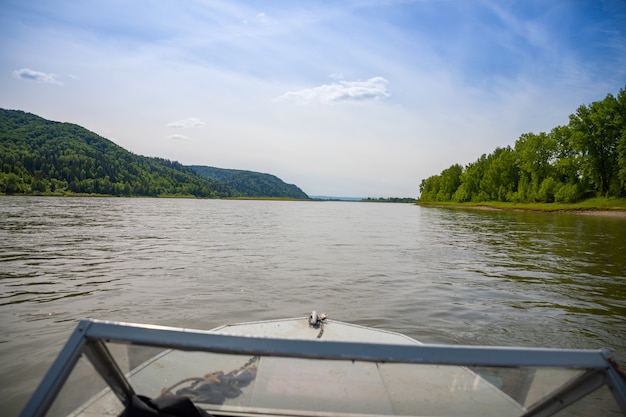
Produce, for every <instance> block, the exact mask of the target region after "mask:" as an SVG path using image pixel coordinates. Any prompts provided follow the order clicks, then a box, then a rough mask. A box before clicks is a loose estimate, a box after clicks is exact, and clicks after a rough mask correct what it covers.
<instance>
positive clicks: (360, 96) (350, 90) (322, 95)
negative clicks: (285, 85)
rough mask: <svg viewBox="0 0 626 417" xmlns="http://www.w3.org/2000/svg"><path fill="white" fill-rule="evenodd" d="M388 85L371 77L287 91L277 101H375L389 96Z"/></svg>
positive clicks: (384, 81)
mask: <svg viewBox="0 0 626 417" xmlns="http://www.w3.org/2000/svg"><path fill="white" fill-rule="evenodd" d="M388 83H389V82H388V81H387V80H386V79H385V78H383V77H373V78H370V79H369V80H367V81H339V82H336V83H331V84H323V85H320V86H318V87H314V88H308V89H304V90H299V91H288V92H286V93H285V94H283V95H281V96H280V97H278V100H284V101H295V102H297V103H310V102H320V103H323V104H327V103H334V102H337V101H363V100H377V99H379V98H381V97H389V96H390V94H389V91H387V84H388Z"/></svg>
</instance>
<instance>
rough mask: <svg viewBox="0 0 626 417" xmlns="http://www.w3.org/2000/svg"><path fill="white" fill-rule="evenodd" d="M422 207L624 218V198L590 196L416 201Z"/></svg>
mask: <svg viewBox="0 0 626 417" xmlns="http://www.w3.org/2000/svg"><path fill="white" fill-rule="evenodd" d="M418 205H420V206H423V207H439V208H450V209H467V210H494V211H532V212H542V213H569V214H577V215H582V216H603V217H620V218H626V199H625V198H620V199H616V198H600V197H598V198H591V199H588V200H585V201H581V202H579V203H572V204H564V203H528V204H522V203H505V202H501V201H489V202H480V203H472V202H469V203H456V202H436V203H418Z"/></svg>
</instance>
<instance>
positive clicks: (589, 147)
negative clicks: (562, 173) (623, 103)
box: [569, 94, 624, 196]
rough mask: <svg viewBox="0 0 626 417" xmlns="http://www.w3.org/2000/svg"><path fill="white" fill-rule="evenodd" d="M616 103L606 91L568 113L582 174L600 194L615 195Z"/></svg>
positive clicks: (620, 127) (620, 118)
mask: <svg viewBox="0 0 626 417" xmlns="http://www.w3.org/2000/svg"><path fill="white" fill-rule="evenodd" d="M619 108H620V105H619V104H618V101H617V99H616V98H615V97H613V96H612V95H611V94H609V95H608V96H607V97H606V98H605V99H604V100H602V101H596V102H593V103H591V104H590V105H589V106H585V105H582V106H580V107H579V108H578V110H577V111H576V113H575V114H572V115H571V116H570V123H569V125H570V128H571V129H572V132H573V136H572V139H573V144H574V146H575V148H576V150H577V151H579V152H580V154H581V157H582V170H583V175H585V176H587V177H589V178H590V179H591V181H592V182H593V184H594V185H595V187H596V191H597V192H599V194H601V195H606V196H608V195H611V194H614V195H617V194H618V190H619V188H620V187H619V183H618V182H617V181H616V179H617V178H618V156H617V147H618V142H619V140H620V138H621V136H622V134H623V131H624V115H623V114H620V112H619Z"/></svg>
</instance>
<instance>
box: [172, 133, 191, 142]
mask: <svg viewBox="0 0 626 417" xmlns="http://www.w3.org/2000/svg"><path fill="white" fill-rule="evenodd" d="M167 139H169V140H177V141H181V140H191V139H190V138H189V137H188V136H185V135H178V134H176V135H169V136H168V137H167Z"/></svg>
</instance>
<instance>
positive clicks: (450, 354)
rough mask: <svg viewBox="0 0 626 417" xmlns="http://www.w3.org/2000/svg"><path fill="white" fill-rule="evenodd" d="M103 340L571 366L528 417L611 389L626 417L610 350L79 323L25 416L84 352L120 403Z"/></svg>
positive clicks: (36, 415) (50, 395)
mask: <svg viewBox="0 0 626 417" xmlns="http://www.w3.org/2000/svg"><path fill="white" fill-rule="evenodd" d="M104 342H114V343H121V344H132V345H144V346H155V347H162V348H171V349H179V350H186V351H204V352H213V353H226V354H242V355H244V354H245V355H259V356H281V357H293V358H307V359H329V360H353V361H366V362H388V363H413V364H437V365H456V366H468V367H473V366H491V367H524V366H532V367H565V368H572V369H581V370H585V371H586V372H585V373H584V374H583V375H582V376H581V377H579V378H577V379H576V380H574V381H573V382H571V383H569V384H567V385H565V386H564V387H562V388H561V389H559V390H558V391H557V392H556V393H554V394H553V395H552V396H550V397H549V398H547V399H546V400H544V401H542V402H541V403H539V404H536V405H535V406H534V407H532V408H531V409H530V410H528V412H527V413H526V414H524V417H526V416H528V417H529V416H549V415H553V414H554V413H556V412H557V411H559V410H561V409H563V408H565V407H567V406H568V405H570V404H572V403H573V402H575V401H577V400H578V399H580V398H582V397H584V396H585V395H587V394H588V393H590V392H592V391H594V390H596V389H597V388H599V387H601V386H603V385H605V384H606V385H607V386H608V387H609V389H610V390H611V392H612V393H613V396H614V398H615V400H616V401H617V403H618V404H619V406H620V408H621V410H622V413H623V414H624V415H625V416H626V378H625V377H624V375H623V371H621V370H620V369H619V367H618V366H617V363H616V362H615V360H614V359H613V355H612V353H611V352H610V351H608V350H575V349H537V348H511V347H485V346H450V345H392V344H375V343H356V342H336V341H323V340H294V339H274V338H261V337H248V336H232V335H223V334H218V333H214V332H211V331H202V330H191V329H182V328H174V327H163V326H152V325H142V324H134V323H122V322H109V321H100V320H90V319H89V320H81V321H80V322H79V323H78V325H77V326H76V328H75V330H74V332H73V333H72V335H71V336H70V338H69V340H68V341H67V343H66V345H65V346H64V347H63V349H62V350H61V352H60V353H59V355H58V357H57V358H56V360H55V361H54V362H53V364H52V366H51V367H50V369H49V370H48V372H47V373H46V375H45V377H44V378H43V380H42V381H41V383H40V384H39V386H38V387H37V389H36V390H35V392H34V393H33V395H32V397H31V398H30V400H29V401H28V403H27V404H26V406H25V408H24V409H23V411H22V413H21V414H20V416H21V417H40V416H41V417H43V416H44V415H45V414H46V412H47V411H48V409H49V407H50V406H51V405H52V402H53V401H54V399H55V398H56V396H57V395H58V393H59V391H60V390H61V388H62V386H63V384H64V383H65V381H66V380H67V377H68V376H69V374H70V373H71V371H72V369H73V367H74V366H75V365H76V362H77V361H78V359H79V358H80V356H81V354H83V353H84V354H86V356H87V358H88V359H89V360H90V361H91V363H92V364H93V365H94V367H95V369H96V370H97V371H98V372H99V373H100V375H101V376H102V377H103V379H104V380H105V381H106V382H107V383H108V384H109V386H110V387H111V389H112V390H113V391H114V392H115V394H116V395H117V396H118V398H119V399H120V400H121V401H122V403H124V404H127V402H128V401H129V399H130V397H131V396H132V395H133V390H132V387H131V385H130V384H129V382H128V381H127V379H126V378H125V376H124V374H123V373H122V372H121V370H120V369H119V367H118V366H117V364H116V363H115V360H114V359H113V357H112V356H111V354H110V352H109V351H108V349H107V347H106V345H105V343H104Z"/></svg>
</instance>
